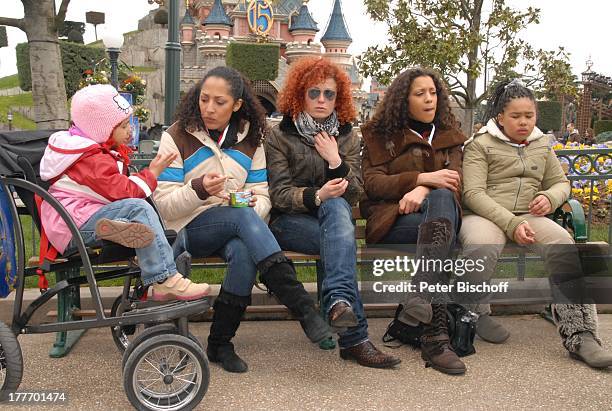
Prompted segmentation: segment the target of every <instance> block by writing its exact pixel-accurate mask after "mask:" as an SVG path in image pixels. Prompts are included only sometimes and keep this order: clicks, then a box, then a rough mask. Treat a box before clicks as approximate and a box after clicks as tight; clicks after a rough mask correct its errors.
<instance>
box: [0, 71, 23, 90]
mask: <svg viewBox="0 0 612 411" xmlns="http://www.w3.org/2000/svg"><path fill="white" fill-rule="evenodd" d="M15 87H19V76H18V75H17V74H13V75H12V76H6V77H2V78H0V90H4V89H7V88H15Z"/></svg>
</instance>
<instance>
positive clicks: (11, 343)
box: [0, 322, 23, 402]
mask: <svg viewBox="0 0 612 411" xmlns="http://www.w3.org/2000/svg"><path fill="white" fill-rule="evenodd" d="M22 376H23V357H22V355H21V347H20V346H19V342H18V341H17V337H15V334H13V331H11V329H10V328H9V327H8V326H7V325H6V324H4V323H3V322H0V402H2V401H5V400H7V399H8V397H9V394H10V393H11V392H13V391H16V390H17V388H19V384H21V377H22Z"/></svg>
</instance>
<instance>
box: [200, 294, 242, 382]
mask: <svg viewBox="0 0 612 411" xmlns="http://www.w3.org/2000/svg"><path fill="white" fill-rule="evenodd" d="M249 304H251V296H248V297H242V296H238V295H234V294H231V293H228V292H227V291H225V290H223V288H221V291H220V292H219V296H218V297H217V298H216V299H215V303H214V305H213V308H214V310H215V312H214V315H213V322H212V324H211V326H210V335H209V336H208V347H207V348H206V354H207V355H208V359H209V360H210V361H211V362H218V363H221V366H222V367H223V369H224V370H225V371H228V372H246V371H247V369H248V366H247V364H246V363H245V362H244V361H243V360H242V359H241V358H240V357H238V355H237V354H236V352H235V351H234V344H232V342H231V340H232V338H234V336H235V335H236V330H238V326H240V320H241V318H242V315H243V314H244V311H245V310H246V308H247V306H248V305H249Z"/></svg>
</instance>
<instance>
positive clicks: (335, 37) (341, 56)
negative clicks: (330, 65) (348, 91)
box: [321, 0, 353, 71]
mask: <svg viewBox="0 0 612 411" xmlns="http://www.w3.org/2000/svg"><path fill="white" fill-rule="evenodd" d="M352 42H353V39H352V38H351V36H350V34H349V32H348V29H347V28H346V22H345V21H344V16H343V14H342V4H341V1H340V0H334V9H333V11H332V14H331V17H330V18H329V23H328V24H327V29H326V30H325V34H324V35H323V37H321V43H323V46H325V57H326V58H328V59H330V60H332V61H333V62H334V63H337V64H339V65H341V66H343V67H345V68H346V69H347V71H348V70H349V69H350V67H351V66H352V62H351V55H350V54H348V53H347V52H346V51H347V49H348V47H349V46H350V45H351V43H352Z"/></svg>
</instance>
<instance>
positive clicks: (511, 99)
mask: <svg viewBox="0 0 612 411" xmlns="http://www.w3.org/2000/svg"><path fill="white" fill-rule="evenodd" d="M487 114H488V115H487V116H486V118H487V119H488V122H487V123H486V126H485V127H484V128H482V129H481V130H480V131H479V132H478V133H477V134H476V135H475V136H474V137H473V138H471V139H470V140H468V141H467V142H466V145H465V149H464V158H463V203H464V206H465V207H464V214H465V215H464V218H463V224H462V226H461V230H460V233H459V239H460V241H461V243H462V245H463V254H464V256H466V257H468V258H470V259H483V258H484V259H485V260H484V261H487V262H486V264H485V266H486V269H485V270H484V272H482V273H476V272H474V273H472V274H473V275H472V276H470V278H464V279H463V281H468V282H470V283H472V282H476V283H480V282H482V281H483V280H484V281H488V280H490V278H491V275H492V274H493V271H494V269H495V265H496V263H497V260H498V258H499V256H500V254H501V251H502V250H503V248H504V245H505V243H506V241H507V240H508V239H510V240H513V241H515V242H516V243H518V244H521V245H524V246H527V247H529V248H530V249H532V250H533V251H535V252H538V253H539V254H541V255H542V256H543V257H544V262H545V266H546V269H547V271H548V273H549V275H550V276H551V282H552V284H553V285H554V288H553V295H555V291H557V290H560V289H562V288H563V287H564V286H565V284H567V281H566V280H565V279H566V278H571V277H572V276H573V275H575V274H576V273H580V272H581V268H580V260H579V256H578V252H577V249H576V247H575V246H574V241H573V239H572V237H571V236H570V234H569V233H568V232H567V231H566V230H565V229H563V228H562V227H561V226H559V225H558V224H556V223H555V222H554V221H552V220H551V219H549V218H547V217H546V215H548V214H550V213H552V212H553V211H554V210H555V209H556V208H557V207H559V206H560V205H562V204H563V203H564V202H565V201H566V200H567V198H568V197H569V194H570V184H569V181H568V180H567V178H566V177H565V174H564V173H563V169H562V168H561V165H560V163H559V160H558V159H557V156H556V155H555V152H554V151H553V150H552V149H551V148H550V147H549V144H548V141H547V139H546V138H544V134H543V133H542V132H541V131H540V130H539V129H538V128H537V127H536V118H537V108H536V100H535V97H534V95H533V93H532V92H531V90H529V89H527V88H526V87H525V86H523V85H522V84H521V83H520V82H519V81H517V80H514V81H512V82H505V83H503V84H500V85H499V86H498V87H497V88H496V90H495V92H494V94H493V96H492V97H491V99H490V101H489V108H488V113H487ZM476 276H478V277H481V278H474V277H476ZM488 297H489V296H488V295H482V294H481V295H477V296H471V297H469V298H471V299H473V300H474V302H475V303H476V304H474V306H472V307H470V308H471V309H473V310H475V311H476V312H478V313H479V314H480V317H479V319H478V322H477V324H476V332H477V333H478V335H479V336H480V337H481V338H483V339H484V340H486V341H489V342H493V343H502V342H504V341H505V340H506V339H507V338H508V337H509V336H510V333H509V332H508V331H507V330H506V329H505V328H504V327H503V326H502V324H500V323H498V322H497V321H495V320H493V319H492V318H491V317H490V316H489V314H490V308H489V306H488V304H487V300H488ZM557 297H559V294H557ZM464 298H465V296H464ZM558 301H559V299H558V298H555V302H558ZM564 302H565V301H564ZM570 302H579V301H570ZM552 311H553V317H554V319H555V322H556V324H557V327H558V330H559V333H560V335H561V338H562V341H563V345H564V346H565V348H566V349H567V350H568V351H569V352H570V355H571V356H572V357H574V358H576V359H579V360H581V361H584V362H586V363H587V364H588V365H590V366H591V367H595V368H603V367H609V366H612V355H611V354H610V353H608V352H606V351H605V350H604V349H603V348H602V347H601V341H600V340H599V338H598V336H597V310H596V307H595V305H592V304H575V303H574V304H553V306H552Z"/></svg>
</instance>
